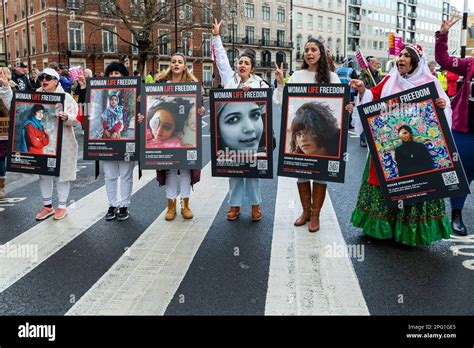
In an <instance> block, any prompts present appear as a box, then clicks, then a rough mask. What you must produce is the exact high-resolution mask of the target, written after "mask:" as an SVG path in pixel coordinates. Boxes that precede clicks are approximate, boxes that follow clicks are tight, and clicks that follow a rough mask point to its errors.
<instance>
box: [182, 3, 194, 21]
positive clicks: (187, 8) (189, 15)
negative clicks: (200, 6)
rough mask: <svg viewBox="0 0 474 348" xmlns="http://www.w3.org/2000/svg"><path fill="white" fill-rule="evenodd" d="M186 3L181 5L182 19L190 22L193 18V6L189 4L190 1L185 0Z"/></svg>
mask: <svg viewBox="0 0 474 348" xmlns="http://www.w3.org/2000/svg"><path fill="white" fill-rule="evenodd" d="M187 2H188V3H187V4H185V5H184V6H183V16H184V21H186V22H191V21H192V20H193V6H192V5H191V1H187Z"/></svg>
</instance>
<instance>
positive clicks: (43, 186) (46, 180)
mask: <svg viewBox="0 0 474 348" xmlns="http://www.w3.org/2000/svg"><path fill="white" fill-rule="evenodd" d="M53 179H54V177H52V176H45V175H40V177H39V184H40V190H41V196H42V197H43V204H44V205H49V204H53ZM70 187H71V183H70V182H69V181H62V182H59V181H58V182H57V184H56V190H57V191H58V200H59V202H58V208H63V209H65V208H66V206H67V198H68V197H69V189H70Z"/></svg>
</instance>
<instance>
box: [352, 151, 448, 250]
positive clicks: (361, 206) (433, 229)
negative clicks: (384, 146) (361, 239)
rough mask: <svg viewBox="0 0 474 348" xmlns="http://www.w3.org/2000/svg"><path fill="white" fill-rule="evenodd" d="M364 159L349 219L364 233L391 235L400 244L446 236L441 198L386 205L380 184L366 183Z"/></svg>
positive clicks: (386, 236)
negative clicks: (399, 204) (389, 206)
mask: <svg viewBox="0 0 474 348" xmlns="http://www.w3.org/2000/svg"><path fill="white" fill-rule="evenodd" d="M369 161H370V157H369V158H368V159H367V163H366V166H365V171H364V175H363V177H362V184H361V187H360V191H359V198H358V199H357V206H356V208H355V209H354V211H353V212H352V217H351V222H352V224H353V225H354V226H355V227H358V228H362V230H363V232H364V234H366V235H368V236H371V237H374V238H379V239H389V238H390V239H394V240H395V241H397V242H400V243H402V244H406V245H410V246H416V245H428V244H430V243H432V242H434V241H437V240H440V239H446V238H449V236H450V234H451V231H452V229H451V224H450V221H449V218H448V216H447V215H446V209H445V203H444V200H442V199H436V200H431V201H425V202H422V203H417V204H413V205H406V206H405V207H404V208H403V209H398V208H388V207H387V206H386V205H385V202H384V199H383V195H382V190H381V189H380V187H378V186H375V185H372V184H369V183H368V182H367V179H368V177H369Z"/></svg>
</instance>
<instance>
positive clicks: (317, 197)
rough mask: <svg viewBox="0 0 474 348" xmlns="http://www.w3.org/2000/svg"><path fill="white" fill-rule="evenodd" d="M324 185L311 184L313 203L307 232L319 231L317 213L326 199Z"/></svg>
mask: <svg viewBox="0 0 474 348" xmlns="http://www.w3.org/2000/svg"><path fill="white" fill-rule="evenodd" d="M326 186H327V185H326V184H316V183H313V195H312V196H313V197H312V198H313V202H312V204H311V217H310V220H309V226H308V231H309V232H316V231H319V213H320V212H321V208H322V206H323V203H324V198H326Z"/></svg>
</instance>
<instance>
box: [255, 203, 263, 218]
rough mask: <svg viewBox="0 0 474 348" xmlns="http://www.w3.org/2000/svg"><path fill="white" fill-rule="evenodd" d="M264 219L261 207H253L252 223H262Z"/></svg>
mask: <svg viewBox="0 0 474 348" xmlns="http://www.w3.org/2000/svg"><path fill="white" fill-rule="evenodd" d="M262 217H263V214H262V208H261V207H260V205H252V221H260V220H262Z"/></svg>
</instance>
